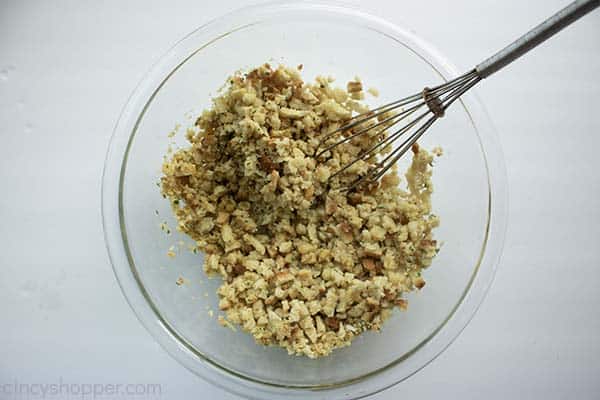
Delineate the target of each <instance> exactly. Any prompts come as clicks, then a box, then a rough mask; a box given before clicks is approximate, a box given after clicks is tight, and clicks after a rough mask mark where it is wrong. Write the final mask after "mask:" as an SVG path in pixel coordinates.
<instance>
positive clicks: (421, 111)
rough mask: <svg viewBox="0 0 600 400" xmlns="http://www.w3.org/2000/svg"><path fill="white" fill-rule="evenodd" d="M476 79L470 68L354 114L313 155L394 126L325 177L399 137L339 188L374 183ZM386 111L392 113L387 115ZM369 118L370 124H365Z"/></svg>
mask: <svg viewBox="0 0 600 400" xmlns="http://www.w3.org/2000/svg"><path fill="white" fill-rule="evenodd" d="M480 80H481V78H480V77H479V75H478V73H477V71H476V70H472V71H469V72H468V73H466V74H464V75H461V76H459V77H457V78H455V79H452V80H451V81H448V82H446V83H444V84H441V85H438V86H435V87H433V88H427V87H426V88H424V89H423V90H422V91H421V93H417V94H413V95H411V96H408V97H405V98H403V99H400V100H396V101H393V102H391V103H388V104H385V105H383V106H380V107H377V108H374V109H372V110H370V111H368V112H365V113H362V114H359V115H356V116H354V117H352V118H350V119H349V120H348V121H346V123H345V124H344V125H343V126H341V127H340V128H338V129H336V130H335V131H333V132H331V133H328V134H327V135H325V136H324V137H323V138H321V140H320V142H319V144H318V145H317V148H316V149H315V154H314V157H315V158H317V159H319V158H321V157H322V156H323V155H324V154H325V153H327V152H329V151H331V150H333V149H334V148H335V147H337V146H339V145H341V144H343V143H347V142H350V141H351V140H353V139H355V138H357V137H359V136H362V135H365V134H367V135H370V136H372V137H378V136H380V135H382V134H383V133H384V132H386V131H389V130H391V129H392V128H394V129H396V128H397V129H396V130H395V131H393V132H392V133H390V134H388V135H387V136H386V137H384V138H382V139H381V140H380V141H379V142H377V143H376V144H374V145H373V146H372V147H370V148H368V149H367V150H365V151H363V152H361V154H359V155H358V157H356V158H355V159H354V160H352V161H351V162H350V163H348V164H346V165H344V166H343V167H342V168H341V169H339V170H338V171H336V172H335V173H334V174H333V175H331V177H330V178H329V179H330V180H331V179H333V178H334V177H336V176H338V175H340V174H341V173H343V172H344V171H347V170H348V168H350V167H352V166H353V165H354V164H356V163H357V162H359V161H361V160H366V159H369V158H371V157H376V156H377V155H378V154H379V153H380V152H381V151H382V150H383V149H385V148H386V147H388V146H390V145H392V144H394V143H395V142H397V141H398V140H400V139H403V141H402V142H401V143H400V145H398V146H397V147H396V148H395V149H394V150H393V151H391V152H390V154H387V155H386V156H385V158H383V159H382V160H380V161H378V162H376V163H374V164H373V165H371V168H370V169H369V171H368V172H367V173H366V174H364V175H362V176H359V177H357V179H356V180H355V181H354V182H353V183H352V185H351V186H349V187H347V188H342V189H345V190H352V189H354V188H356V187H357V186H359V185H361V184H363V183H365V184H368V183H374V182H376V181H377V180H378V179H379V178H381V177H382V176H383V175H384V174H385V173H386V172H387V171H388V170H389V169H390V168H391V167H392V166H393V165H394V164H395V163H396V161H398V160H399V159H400V157H402V156H403V155H404V153H406V152H407V151H408V149H410V148H411V147H412V145H414V144H415V143H416V142H417V140H419V138H420V137H421V136H422V135H423V133H425V131H426V130H427V129H429V127H430V126H431V125H433V123H434V122H435V121H436V120H437V119H439V118H442V117H443V116H444V113H445V111H446V109H447V108H448V107H449V106H450V105H451V104H452V103H453V102H454V101H456V100H457V99H458V98H459V97H460V96H461V95H462V94H463V93H464V92H466V91H467V90H469V89H470V88H471V87H473V86H475V84H477V82H479V81H480ZM390 113H392V114H391V115H390ZM369 121H372V122H374V123H369V124H366V123H367V122H369ZM403 121H404V122H405V123H404V124H403V125H401V124H400V123H401V122H403ZM338 135H341V138H339V139H338V140H336V141H335V142H334V143H332V144H328V145H327V146H325V147H324V148H323V146H324V145H325V143H326V142H327V141H329V140H330V139H332V138H334V137H336V136H338Z"/></svg>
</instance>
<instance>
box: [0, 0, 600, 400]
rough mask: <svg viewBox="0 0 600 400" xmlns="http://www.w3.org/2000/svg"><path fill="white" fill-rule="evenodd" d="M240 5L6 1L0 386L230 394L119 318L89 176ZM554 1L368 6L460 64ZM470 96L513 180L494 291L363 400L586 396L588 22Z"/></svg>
mask: <svg viewBox="0 0 600 400" xmlns="http://www.w3.org/2000/svg"><path fill="white" fill-rule="evenodd" d="M351 3H359V2H358V1H352V2H351ZM361 3H363V2H361ZM243 4H244V2H243V1H239V0H238V1H234V0H220V1H202V0H190V1H163V2H158V1H147V0H144V1H142V0H140V1H117V0H112V1H75V0H73V1H62V0H61V1H37V2H34V1H18V0H8V1H7V0H0V139H1V142H0V194H1V195H0V383H3V382H13V381H14V380H17V381H19V382H24V383H35V382H41V383H44V382H50V383H52V382H58V380H59V379H63V381H68V382H74V383H86V382H91V383H94V382H100V383H110V382H114V383H127V382H129V383H137V382H143V383H146V382H148V383H161V384H162V398H164V399H186V398H192V397H194V398H201V399H203V398H206V399H208V398H210V399H235V398H236V397H234V396H232V395H230V394H227V393H225V392H223V391H221V390H220V389H216V388H213V387H211V386H209V385H208V384H207V383H205V382H203V381H202V380H200V379H199V378H197V377H196V376H194V375H192V374H191V373H190V372H188V371H187V370H186V369H184V368H183V367H181V366H180V365H179V364H178V363H177V362H175V361H174V360H173V359H171V358H170V357H169V356H168V355H167V354H166V353H165V352H164V351H163V350H162V349H161V348H160V347H159V346H158V344H156V343H155V342H154V340H153V339H152V338H151V337H150V335H149V334H148V333H147V332H146V331H145V330H144V329H143V328H142V326H141V325H140V324H139V322H138V321H137V320H136V318H135V316H134V314H133V312H132V311H131V310H130V308H129V306H128V305H127V304H126V302H125V299H124V297H123V296H122V294H121V292H120V290H119V287H118V285H117V282H116V280H115V278H114V276H113V273H112V270H111V267H110V264H109V261H108V257H107V254H106V250H105V247H104V242H103V236H102V226H101V215H100V178H101V172H102V166H103V161H104V154H105V151H106V148H107V145H108V141H109V138H110V135H111V132H112V128H113V126H114V124H115V122H116V119H117V117H118V115H119V111H120V109H121V108H122V106H123V105H124V103H125V101H126V100H127V97H128V96H129V94H130V93H131V91H132V90H133V88H134V87H135V85H136V83H137V82H138V81H139V80H140V79H141V78H142V76H143V74H144V73H145V71H147V69H148V68H149V66H150V65H151V64H152V63H153V62H155V61H156V60H157V59H158V58H159V57H160V56H161V54H163V53H164V52H165V51H166V50H167V49H168V48H169V47H170V46H171V45H172V44H174V43H175V42H176V41H177V40H178V39H179V38H181V37H182V36H184V35H185V34H187V33H188V32H190V31H192V30H193V29H195V28H196V27H198V26H199V25H201V24H203V23H204V22H206V21H208V20H209V19H212V18H214V17H217V16H219V15H220V14H222V13H224V12H227V11H231V10H233V9H235V8H237V7H239V6H241V5H243ZM566 4H567V1H565V0H552V1H550V0H545V1H542V0H536V1H526V2H525V1H515V0H513V1H492V0H454V1H451V2H446V1H444V2H442V1H433V0H420V1H412V2H407V1H392V0H387V1H383V0H379V1H369V2H366V1H365V2H364V4H362V7H363V8H364V9H365V10H367V11H370V12H372V13H375V14H379V15H382V16H385V17H386V18H388V19H390V20H392V21H393V22H397V23H401V24H406V25H408V26H409V27H412V28H413V29H414V30H416V31H417V33H419V34H420V35H421V36H423V37H425V38H426V39H428V40H429V41H431V42H432V43H434V44H435V45H437V46H438V47H439V48H440V49H442V50H443V52H444V53H445V54H446V55H448V56H449V58H450V59H452V60H453V61H454V62H455V63H456V64H457V65H458V66H459V68H460V69H466V68H467V67H472V66H473V65H474V64H475V63H477V62H478V61H480V60H481V59H482V58H484V57H486V56H488V55H489V54H491V52H492V51H494V50H496V49H499V48H500V47H502V46H504V45H505V44H507V43H508V42H509V41H510V40H512V39H514V38H516V36H517V35H519V34H520V33H522V32H524V31H525V30H527V29H529V28H530V27H531V26H532V25H534V24H536V23H538V22H540V21H541V20H542V19H543V18H545V17H546V16H548V15H550V14H551V13H553V12H554V11H556V10H558V9H559V8H560V7H562V6H564V5H566ZM478 92H479V94H480V96H481V98H482V99H483V101H484V103H485V104H486V106H487V108H488V110H489V111H490V114H491V116H492V119H493V120H494V122H495V124H496V126H497V128H498V131H499V133H500V139H501V142H502V144H503V147H504V151H505V155H506V164H507V169H508V180H509V185H510V222H509V228H508V233H507V240H506V246H505V251H504V256H503V259H502V262H501V265H500V268H499V271H498V274H497V276H496V280H495V282H494V285H493V287H492V289H491V291H490V293H489V295H488V296H487V298H486V300H485V302H484V303H483V305H482V307H481V309H480V310H479V312H478V314H477V315H476V316H475V318H474V319H473V321H472V323H471V324H470V325H469V326H468V327H467V329H466V330H465V331H464V332H463V334H462V335H461V336H460V337H459V338H458V339H457V340H456V342H455V343H454V344H453V345H452V346H451V347H450V348H449V349H448V350H447V351H446V352H445V353H443V354H442V355H441V356H440V357H439V358H438V359H436V360H435V361H434V362H433V363H432V364H431V365H429V366H428V367H426V368H425V369H424V370H422V371H421V372H420V373H418V374H417V375H416V376H414V377H412V378H410V379H408V380H407V381H405V382H403V383H401V384H399V385H397V386H395V387H394V388H392V389H390V390H387V391H385V392H383V393H380V394H378V395H376V396H373V398H374V399H395V398H401V397H404V398H419V399H437V398H440V397H442V396H444V397H446V398H450V399H453V398H463V399H529V398H537V399H566V398H576V399H592V398H598V396H599V393H600V380H599V374H600V359H599V358H600V340H599V336H600V310H599V308H600V243H599V242H598V241H599V239H600V211H599V208H598V206H599V204H600V201H599V197H600V172H598V165H599V164H598V152H599V149H598V147H599V146H600V118H599V114H600V107H599V104H600V11H596V13H595V14H592V15H589V16H587V17H586V18H584V19H583V20H582V21H580V22H578V23H577V24H575V25H573V26H571V27H569V28H568V29H567V30H566V31H564V32H562V33H560V34H559V35H558V36H557V37H555V38H554V39H552V41H551V42H549V43H547V44H544V45H542V46H541V47H540V48H538V49H536V50H535V51H533V52H532V53H530V54H529V55H528V56H527V57H526V59H522V60H520V61H519V62H517V63H516V64H514V65H512V66H509V67H508V68H507V69H506V70H504V71H502V72H501V73H499V74H498V75H495V76H493V77H492V78H491V79H490V80H489V81H485V82H483V83H482V84H481V85H480V86H479V89H478ZM3 396H4V397H6V396H7V395H6V394H4V395H2V394H0V398H2V397H3ZM136 398H139V397H136Z"/></svg>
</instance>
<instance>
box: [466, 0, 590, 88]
mask: <svg viewBox="0 0 600 400" xmlns="http://www.w3.org/2000/svg"><path fill="white" fill-rule="evenodd" d="M598 6H600V0H577V1H574V2H572V3H571V4H569V5H568V6H566V7H565V8H563V9H562V10H560V11H559V12H557V13H556V14H554V15H553V16H551V17H550V18H548V19H547V20H545V21H544V22H542V23H541V24H539V25H538V26H536V27H535V28H533V29H532V30H530V31H529V32H527V33H526V34H524V35H523V36H521V37H520V38H518V39H517V40H515V41H514V42H512V43H511V44H509V45H508V46H506V47H505V48H503V49H502V50H500V51H499V52H497V53H496V54H494V55H493V56H491V57H490V58H488V59H487V60H485V61H483V62H482V63H480V64H478V65H477V66H476V67H475V70H476V71H477V73H478V74H479V76H480V77H481V78H482V79H483V78H486V77H488V76H490V75H491V74H493V73H494V72H496V71H498V70H499V69H501V68H503V67H504V66H506V65H508V64H510V63H511V62H513V61H514V60H516V59H517V58H519V57H521V56H522V55H523V54H525V53H527V52H528V51H529V50H531V49H533V48H534V47H536V46H537V45H538V44H540V43H542V42H544V41H545V40H546V39H548V38H550V37H551V36H553V35H554V34H555V33H557V32H559V31H561V30H562V29H563V28H565V27H567V26H568V25H570V24H572V23H573V22H575V21H577V20H578V19H579V18H581V17H583V16H584V15H586V14H587V13H589V12H590V11H592V10H594V9H595V8H597V7H598Z"/></svg>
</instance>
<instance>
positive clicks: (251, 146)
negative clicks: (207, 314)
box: [161, 64, 439, 358]
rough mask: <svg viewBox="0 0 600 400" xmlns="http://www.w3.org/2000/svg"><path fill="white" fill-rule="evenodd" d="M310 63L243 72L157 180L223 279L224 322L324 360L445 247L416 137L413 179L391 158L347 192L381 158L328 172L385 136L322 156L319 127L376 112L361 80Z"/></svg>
mask: <svg viewBox="0 0 600 400" xmlns="http://www.w3.org/2000/svg"><path fill="white" fill-rule="evenodd" d="M301 69H302V66H298V67H297V68H288V67H284V66H280V67H278V68H276V69H273V68H272V67H270V66H269V65H268V64H265V65H263V66H261V67H258V68H256V69H254V70H252V71H250V72H249V73H246V74H244V73H241V72H240V73H236V74H234V75H233V76H232V77H231V78H230V79H229V80H228V82H227V84H226V86H225V87H224V88H223V89H222V91H221V94H220V95H219V96H218V97H216V98H215V99H214V100H213V105H212V107H211V108H210V109H208V110H205V111H204V112H203V113H202V115H201V116H200V117H199V118H198V120H197V121H196V123H195V127H194V128H193V129H190V130H188V133H187V139H188V140H189V142H190V146H189V147H187V148H184V149H181V150H178V151H177V152H175V153H174V154H172V155H171V156H169V157H168V158H167V160H166V161H165V163H164V165H163V174H164V176H163V177H162V178H161V189H162V193H163V194H164V195H165V196H166V197H167V198H168V199H169V200H170V201H171V205H172V207H173V210H174V213H175V215H176V217H177V220H178V228H177V229H178V230H180V231H181V232H184V233H186V234H187V235H189V236H190V237H191V238H192V239H193V240H195V241H196V244H197V247H198V249H199V250H200V251H202V252H203V253H204V254H205V262H204V268H205V270H206V272H207V273H208V274H213V275H220V276H221V277H222V278H223V284H222V285H221V287H220V288H219V290H218V295H219V298H220V302H219V308H220V310H222V311H223V312H224V316H221V317H220V318H219V321H220V322H221V324H223V325H225V326H229V327H234V326H241V327H242V329H243V330H244V331H246V332H248V333H250V334H252V335H253V336H254V338H255V339H256V341H257V342H259V343H262V344H265V345H277V346H282V347H284V348H285V349H287V351H288V352H289V353H290V354H297V355H306V356H308V357H311V358H315V357H319V356H325V355H328V354H330V353H331V351H332V350H334V349H336V348H339V347H342V346H348V345H350V343H351V341H352V339H353V338H355V337H356V336H357V335H360V334H361V333H362V332H364V331H366V330H376V331H377V330H379V329H380V328H381V327H382V324H383V323H384V321H385V320H386V319H387V318H388V317H389V316H390V313H391V311H392V310H394V309H395V308H400V309H405V308H406V307H407V301H406V300H405V299H404V298H403V295H404V294H406V293H407V292H410V291H412V290H415V288H416V289H421V288H422V287H423V286H424V285H425V281H424V280H423V278H422V277H421V270H422V269H423V268H425V267H427V266H429V265H430V264H431V261H432V259H433V257H434V256H435V255H436V253H437V251H438V246H437V243H436V241H435V240H434V239H433V237H432V229H433V228H435V227H436V226H438V224H439V220H438V218H437V217H436V216H435V215H433V214H432V213H431V204H430V196H431V193H432V185H431V164H432V159H433V156H432V155H431V154H430V153H429V152H427V151H425V150H424V149H423V148H419V147H418V146H416V145H415V146H414V147H413V149H412V150H413V151H412V153H413V154H412V164H411V166H410V168H409V169H408V171H407V172H406V175H405V176H406V185H403V186H406V190H403V189H401V188H400V178H399V176H398V173H397V170H396V169H395V168H393V169H392V170H391V172H389V173H388V174H387V175H385V176H384V177H383V178H382V179H381V180H380V182H379V183H377V184H371V185H367V186H364V185H363V186H361V187H359V188H357V189H355V190H353V191H349V192H348V191H343V190H339V188H343V187H348V186H349V185H351V183H352V182H354V180H355V179H356V177H357V176H360V175H361V174H364V173H366V172H367V171H368V170H369V168H372V167H373V166H374V164H375V162H376V160H375V159H374V158H372V159H368V160H365V161H360V162H357V163H356V164H354V165H353V166H352V167H351V168H349V169H348V170H346V171H345V172H344V173H341V174H339V175H337V176H335V177H333V178H331V176H332V175H333V174H334V173H335V172H336V171H338V170H339V169H340V167H342V166H343V165H346V164H347V163H348V162H349V161H351V160H353V159H354V158H355V157H356V156H357V155H358V154H359V153H360V152H361V151H364V150H365V149H368V148H369V147H370V146H372V145H373V144H374V143H377V141H379V140H381V138H382V137H383V135H385V133H383V134H381V133H377V132H375V134H371V135H362V136H360V137H358V138H357V139H356V140H352V141H351V142H350V143H346V144H343V145H340V146H338V147H336V148H334V149H333V150H331V151H329V152H327V153H325V154H324V155H323V156H321V157H320V158H319V159H318V160H316V159H315V158H314V157H313V155H314V153H315V149H316V147H317V145H318V144H319V140H320V138H322V137H323V136H324V135H326V134H327V133H331V132H333V131H334V130H335V129H337V128H339V127H340V126H341V125H343V123H344V121H346V120H348V119H349V118H350V117H351V116H352V115H354V114H356V113H360V112H365V111H366V110H367V109H366V107H365V106H364V105H363V104H361V103H360V102H359V100H360V99H362V98H363V97H364V94H363V88H362V83H361V82H360V81H359V80H358V79H355V80H354V81H352V82H349V83H348V85H347V87H346V90H344V89H341V88H336V87H334V86H333V85H332V82H333V79H332V78H325V77H318V78H316V81H315V82H314V83H305V82H303V81H302V79H301V76H300V70H301ZM338 139H339V138H338ZM331 140H334V139H331ZM328 143H330V142H328ZM331 143H333V142H331ZM388 151H389V149H388Z"/></svg>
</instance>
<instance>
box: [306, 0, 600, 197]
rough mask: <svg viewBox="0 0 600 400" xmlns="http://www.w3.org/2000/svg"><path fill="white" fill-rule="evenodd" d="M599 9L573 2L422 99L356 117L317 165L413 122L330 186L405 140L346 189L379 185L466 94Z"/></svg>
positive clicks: (595, 1)
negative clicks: (346, 146)
mask: <svg viewBox="0 0 600 400" xmlns="http://www.w3.org/2000/svg"><path fill="white" fill-rule="evenodd" d="M598 6H600V0H578V1H574V2H573V3H571V4H570V5H568V6H567V7H565V8H563V9H562V10H560V11H559V12H557V13H556V14H554V15H553V16H551V17H550V18H548V19H547V20H546V21H544V22H542V23H541V24H539V25H538V26H536V27H535V28H533V29H532V30H530V31H529V32H527V33H526V34H524V35H523V36H521V37H520V38H519V39H517V40H515V41H514V42H513V43H511V44H509V45H508V46H506V47H505V48H504V49H502V50H500V51H499V52H497V53H496V54H494V55H493V56H491V57H489V58H488V59H486V60H485V61H483V62H482V63H480V64H478V65H477V66H476V67H475V68H474V69H472V70H471V71H469V72H467V73H466V74H463V75H461V76H459V77H457V78H454V79H452V80H450V81H448V82H446V83H443V84H441V85H438V86H435V87H432V88H428V87H426V88H424V89H423V90H422V91H421V93H417V94H413V95H412V96H408V97H405V98H403V99H400V100H396V101H394V102H391V103H388V104H385V105H383V106H380V107H377V108H375V109H372V110H370V111H368V112H366V113H362V114H359V115H356V116H355V117H353V118H351V119H350V120H348V121H347V122H346V124H345V125H344V126H342V127H340V128H339V129H336V130H335V131H333V132H331V133H329V134H327V135H325V136H324V137H323V138H322V139H321V140H320V143H319V145H318V146H317V149H316V150H315V158H317V159H318V158H319V157H321V156H322V155H323V154H325V153H327V152H328V151H330V150H332V149H333V148H335V147H336V146H339V145H341V144H342V143H346V142H349V141H351V140H352V139H354V138H356V137H358V136H360V135H364V134H371V133H372V132H373V130H375V129H379V131H378V132H375V133H374V135H379V134H381V133H383V131H385V130H387V129H390V128H391V127H398V125H399V123H400V122H402V121H405V120H408V118H409V117H411V116H414V118H412V119H411V120H410V121H409V122H408V123H406V124H405V125H402V126H399V127H398V129H397V130H395V131H394V132H393V133H391V134H390V135H388V136H387V137H385V138H384V139H383V140H381V141H379V142H378V143H376V144H374V145H373V146H372V147H370V148H369V149H367V150H366V151H364V152H362V153H361V154H360V155H359V156H358V157H356V158H355V159H354V160H353V161H351V162H350V163H348V164H346V165H344V166H342V168H341V169H340V170H338V171H336V172H335V173H334V174H333V175H332V176H331V177H330V178H329V179H330V180H331V179H332V178H334V177H335V176H337V175H339V174H341V173H342V172H343V171H346V170H347V169H348V168H349V167H351V166H352V165H354V164H356V163H357V162H358V161H360V160H365V159H368V158H370V157H373V156H376V155H377V154H378V153H379V152H380V151H381V150H383V149H384V148H386V147H387V146H390V145H391V144H392V143H394V142H396V141H397V140H399V139H400V138H403V141H402V143H400V145H399V146H397V147H396V148H395V149H394V150H393V151H392V152H390V154H388V155H386V156H385V158H383V159H382V160H380V161H378V162H377V163H376V164H375V165H374V167H373V168H371V169H370V170H369V172H367V173H366V174H365V175H362V176H359V177H358V178H357V179H356V180H355V181H354V183H353V184H352V185H351V186H350V187H348V188H345V189H346V190H352V189H354V188H356V187H357V186H359V185H361V184H363V183H374V182H377V180H379V178H381V177H382V176H383V175H384V174H385V173H386V172H387V171H388V170H389V169H390V168H391V167H392V166H393V165H394V164H395V163H396V161H398V160H399V159H400V157H402V156H403V155H404V153H406V152H407V151H408V150H409V149H410V148H411V147H412V146H413V145H414V144H415V143H416V142H417V140H419V138H420V137H421V136H422V135H423V134H424V133H425V131H427V129H429V127H430V126H431V125H433V123H434V122H435V121H436V120H438V119H439V118H442V117H443V116H444V113H445V112H446V109H447V108H448V107H450V105H451V104H452V103H454V102H455V101H456V100H457V99H458V98H460V96H462V95H463V94H464V93H465V92H466V91H467V90H469V89H471V88H472V87H473V86H475V85H476V84H477V83H478V82H479V81H481V80H482V79H485V78H487V77H488V76H490V75H491V74H493V73H494V72H496V71H498V70H500V69H501V68H503V67H504V66H506V65H508V64H510V63H511V62H512V61H514V60H516V59H517V58H519V57H520V56H522V55H523V54H525V53H527V52H528V51H529V50H531V49H532V48H534V47H536V46H537V45H538V44H540V43H542V42H544V41H545V40H547V39H548V38H550V37H551V36H553V35H554V34H555V33H557V32H559V31H560V30H562V29H563V28H565V27H566V26H568V25H570V24H571V23H573V22H575V21H576V20H578V19H579V18H581V17H583V16H584V15H586V14H587V13H589V12H590V11H592V10H594V9H595V8H597V7H598ZM390 113H391V114H390ZM415 114H416V116H415ZM367 121H373V122H375V123H370V124H369V125H368V126H364V125H363V124H364V123H365V122H367ZM338 134H341V135H342V137H341V138H340V139H339V140H337V141H336V142H335V143H333V144H329V145H327V146H326V147H324V148H323V145H324V144H325V142H326V141H327V140H329V139H331V138H333V137H334V136H336V135H338Z"/></svg>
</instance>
